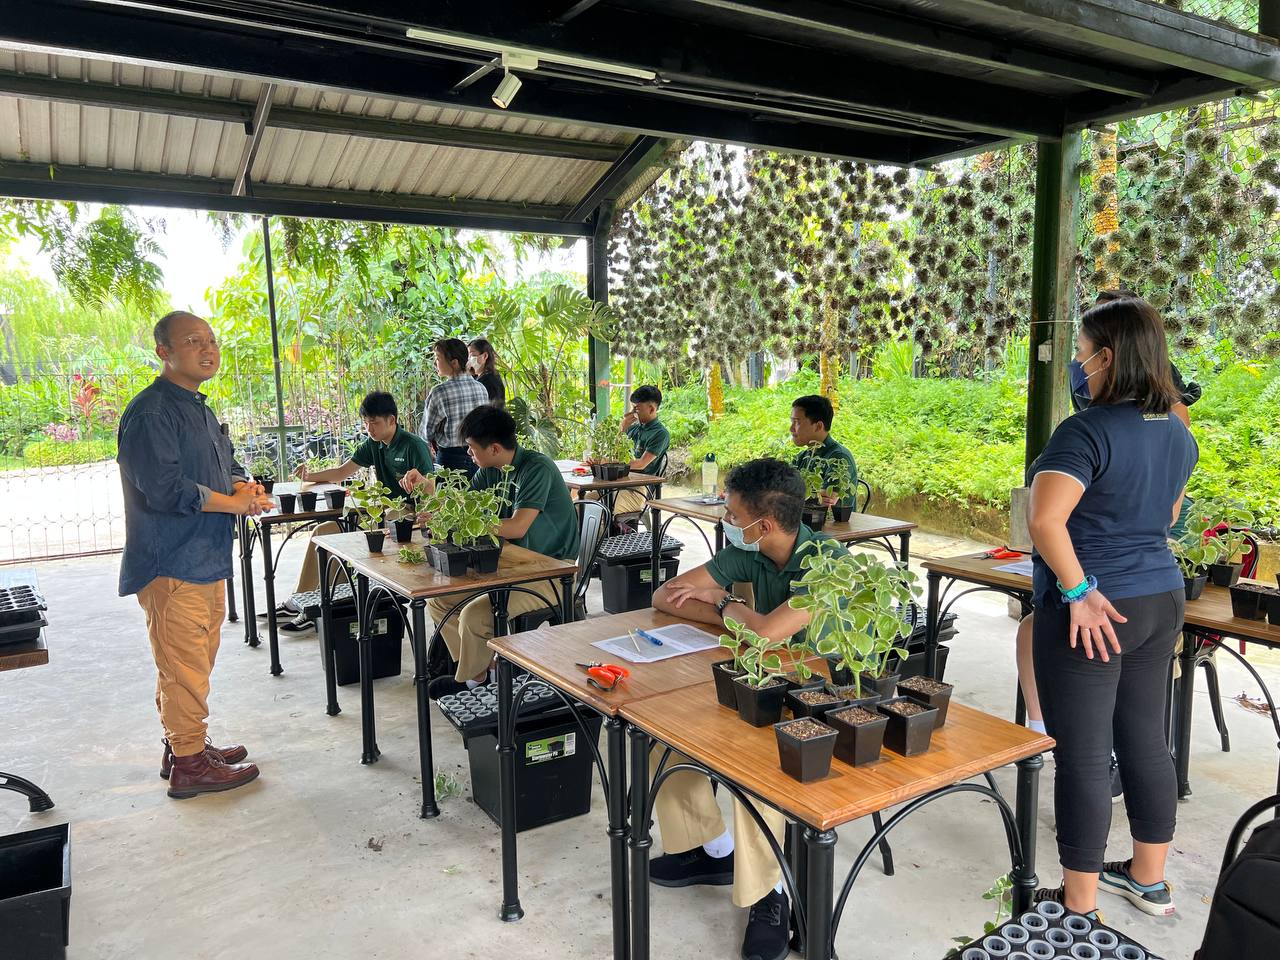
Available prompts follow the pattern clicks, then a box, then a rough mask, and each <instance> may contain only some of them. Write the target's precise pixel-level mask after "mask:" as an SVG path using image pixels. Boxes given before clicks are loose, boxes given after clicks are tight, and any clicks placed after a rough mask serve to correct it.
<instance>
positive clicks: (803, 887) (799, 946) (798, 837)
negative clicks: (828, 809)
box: [786, 820, 809, 954]
mask: <svg viewBox="0 0 1280 960" xmlns="http://www.w3.org/2000/svg"><path fill="white" fill-rule="evenodd" d="M786 847H787V854H788V858H789V859H790V861H791V875H792V876H793V877H795V881H796V902H795V903H793V904H791V915H792V917H793V918H794V917H798V916H801V915H802V913H803V911H804V905H805V904H806V903H808V902H809V848H808V847H807V846H805V844H804V827H802V826H801V825H800V824H799V823H796V822H795V821H794V820H788V821H787V842H786ZM800 928H801V924H799V923H797V922H795V920H794V919H793V920H792V922H791V949H792V951H793V952H795V953H799V954H803V953H804V952H805V950H806V949H807V946H806V938H805V936H804V935H803V934H802V933H801V930H800Z"/></svg>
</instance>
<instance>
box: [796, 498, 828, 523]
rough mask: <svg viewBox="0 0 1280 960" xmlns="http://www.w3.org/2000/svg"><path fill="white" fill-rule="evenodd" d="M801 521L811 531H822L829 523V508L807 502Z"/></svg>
mask: <svg viewBox="0 0 1280 960" xmlns="http://www.w3.org/2000/svg"><path fill="white" fill-rule="evenodd" d="M801 519H802V520H803V521H804V525H805V526H806V527H808V528H809V529H810V530H821V529H822V528H823V527H824V526H826V523H827V508H826V507H824V506H823V505H822V504H820V503H818V502H817V501H813V500H806V501H805V503H804V513H803V514H802V515H801Z"/></svg>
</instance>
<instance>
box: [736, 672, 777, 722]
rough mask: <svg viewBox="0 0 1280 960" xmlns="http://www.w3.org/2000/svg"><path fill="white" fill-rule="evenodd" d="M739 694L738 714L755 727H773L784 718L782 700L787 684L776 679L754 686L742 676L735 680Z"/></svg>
mask: <svg viewBox="0 0 1280 960" xmlns="http://www.w3.org/2000/svg"><path fill="white" fill-rule="evenodd" d="M733 689H734V691H735V692H736V693H737V695H738V716H739V717H741V718H742V720H743V722H744V723H749V724H751V726H753V727H771V726H773V725H774V724H775V723H777V722H778V721H779V720H781V719H782V701H783V699H784V698H785V697H786V695H787V685H786V684H785V683H783V682H782V681H781V680H775V681H773V682H772V683H770V684H768V685H766V686H763V687H753V686H751V685H750V684H749V683H747V682H746V681H745V680H744V679H743V678H742V677H738V678H736V679H735V680H734V681H733Z"/></svg>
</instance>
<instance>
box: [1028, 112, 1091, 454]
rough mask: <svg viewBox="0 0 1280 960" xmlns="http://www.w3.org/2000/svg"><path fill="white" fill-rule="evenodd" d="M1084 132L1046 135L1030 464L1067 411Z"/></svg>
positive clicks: (1034, 299) (1035, 283)
mask: <svg viewBox="0 0 1280 960" xmlns="http://www.w3.org/2000/svg"><path fill="white" fill-rule="evenodd" d="M1080 143H1081V135H1080V134H1079V133H1072V134H1068V135H1067V136H1066V137H1065V138H1064V139H1062V140H1052V141H1041V143H1040V145H1039V147H1038V148H1037V160H1036V219H1035V236H1034V237H1033V239H1032V250H1033V253H1032V261H1031V339H1030V352H1029V358H1028V362H1027V450H1026V462H1027V465H1028V466H1030V465H1031V463H1032V461H1034V460H1035V458H1036V457H1038V456H1040V452H1041V451H1042V450H1044V448H1045V445H1046V444H1047V443H1048V442H1049V437H1050V436H1051V435H1052V433H1053V428H1054V427H1056V426H1057V425H1058V421H1059V420H1061V419H1062V418H1063V417H1064V416H1066V413H1067V363H1068V361H1070V359H1071V354H1072V350H1073V340H1074V336H1073V328H1072V321H1073V320H1074V319H1075V313H1076V295H1075V294H1076V285H1075V255H1076V230H1077V226H1078V219H1079V208H1080V174H1079V172H1078V170H1077V166H1078V164H1079V162H1080Z"/></svg>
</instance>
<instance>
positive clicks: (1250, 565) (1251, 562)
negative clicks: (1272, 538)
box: [1240, 533, 1258, 580]
mask: <svg viewBox="0 0 1280 960" xmlns="http://www.w3.org/2000/svg"><path fill="white" fill-rule="evenodd" d="M1244 538H1245V541H1246V542H1247V543H1248V544H1249V546H1250V547H1251V548H1252V549H1251V550H1250V551H1249V552H1248V553H1246V554H1245V555H1244V566H1243V567H1242V568H1241V569H1240V576H1242V577H1248V578H1249V579H1251V580H1252V579H1253V575H1254V574H1256V573H1257V572H1258V538H1257V537H1255V536H1254V535H1253V534H1252V533H1246V534H1245V535H1244Z"/></svg>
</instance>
